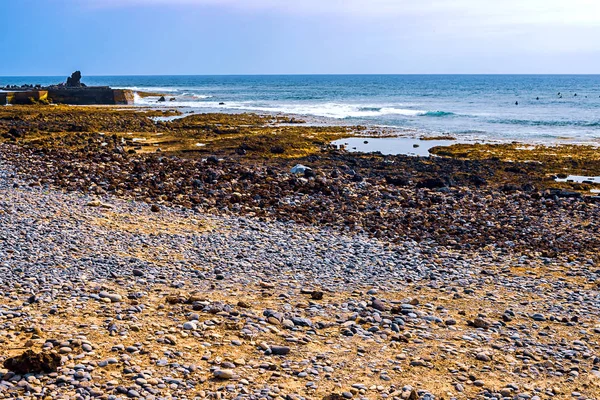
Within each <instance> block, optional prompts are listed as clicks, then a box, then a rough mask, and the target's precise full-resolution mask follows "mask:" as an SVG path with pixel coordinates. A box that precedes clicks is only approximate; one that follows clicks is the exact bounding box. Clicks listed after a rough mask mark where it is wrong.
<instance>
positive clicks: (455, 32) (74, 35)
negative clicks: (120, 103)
mask: <svg viewBox="0 0 600 400" xmlns="http://www.w3.org/2000/svg"><path fill="white" fill-rule="evenodd" d="M0 16H2V18H1V20H2V30H3V33H2V35H0V54H2V55H3V57H2V58H3V62H2V63H0V76H32V75H56V76H66V75H68V74H70V73H71V72H72V71H74V70H81V71H82V72H83V74H84V75H172V74H181V75H205V74H206V75H211V74H435V73H441V74H445V73H465V74H471V73H482V74H486V73H492V74H498V73H499V74H502V73H565V74H570V73H572V74H579V73H583V74H585V73H591V74H594V73H600V40H598V38H600V0H0Z"/></svg>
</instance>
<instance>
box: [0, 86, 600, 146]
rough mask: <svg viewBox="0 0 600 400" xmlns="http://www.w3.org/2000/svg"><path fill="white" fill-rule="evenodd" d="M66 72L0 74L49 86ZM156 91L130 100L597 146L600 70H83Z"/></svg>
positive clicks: (430, 132)
mask: <svg viewBox="0 0 600 400" xmlns="http://www.w3.org/2000/svg"><path fill="white" fill-rule="evenodd" d="M61 81H64V77H0V86H4V85H7V84H11V85H12V84H24V83H29V84H38V83H39V84H42V85H47V84H54V83H58V82H61ZM82 81H83V82H84V83H86V84H88V85H109V86H112V87H115V88H129V89H132V90H134V91H146V92H148V91H149V92H159V93H164V94H166V95H167V96H166V97H167V100H170V99H171V98H173V99H174V100H173V101H167V102H166V103H158V102H157V100H158V98H157V97H146V98H143V97H140V96H136V104H139V105H150V106H155V107H169V108H172V107H180V108H182V109H183V110H185V111H188V112H242V111H251V112H259V113H261V112H265V113H288V114H295V115H300V116H306V117H307V118H317V119H319V120H320V121H321V120H322V121H324V122H325V123H327V122H330V123H343V124H361V125H370V126H385V127H392V128H396V129H398V130H401V131H404V132H409V133H410V132H412V133H414V135H415V136H418V135H422V134H423V135H452V136H455V137H457V139H459V140H460V139H464V140H469V139H470V140H473V139H476V140H479V139H482V140H503V141H504V140H518V141H529V142H547V141H554V142H556V141H559V142H571V143H579V142H588V143H600V75H281V76H278V75H268V76H88V77H85V76H84V78H83V80H82Z"/></svg>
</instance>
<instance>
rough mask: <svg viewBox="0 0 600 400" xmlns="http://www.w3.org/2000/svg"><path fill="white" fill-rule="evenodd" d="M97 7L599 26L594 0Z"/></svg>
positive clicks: (131, 2) (112, 0)
mask: <svg viewBox="0 0 600 400" xmlns="http://www.w3.org/2000/svg"><path fill="white" fill-rule="evenodd" d="M87 3H88V4H93V5H95V6H101V7H152V6H160V7H181V6H183V7H215V8H220V9H228V10H232V11H240V12H277V13H284V14H293V15H303V16H315V15H329V16H339V17H344V18H367V19H371V18H382V19H393V18H399V17H404V18H406V17H417V18H424V19H426V20H436V21H443V18H444V17H445V18H447V19H460V20H470V21H471V23H478V24H483V23H486V24H493V25H514V24H536V25H550V24H555V25H557V26H565V25H572V26H580V25H587V26H600V1H597V0H568V1H566V0H295V1H294V0H287V1H286V0H88V2H87Z"/></svg>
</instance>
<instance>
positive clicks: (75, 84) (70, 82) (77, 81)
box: [66, 71, 86, 88]
mask: <svg viewBox="0 0 600 400" xmlns="http://www.w3.org/2000/svg"><path fill="white" fill-rule="evenodd" d="M66 86H67V87H69V88H81V87H86V86H85V84H83V83H81V71H75V72H73V73H72V74H71V76H70V77H68V78H67V84H66Z"/></svg>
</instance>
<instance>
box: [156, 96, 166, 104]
mask: <svg viewBox="0 0 600 400" xmlns="http://www.w3.org/2000/svg"><path fill="white" fill-rule="evenodd" d="M164 101H167V99H165V96H160V99H158V102H159V103H162V102H164Z"/></svg>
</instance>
